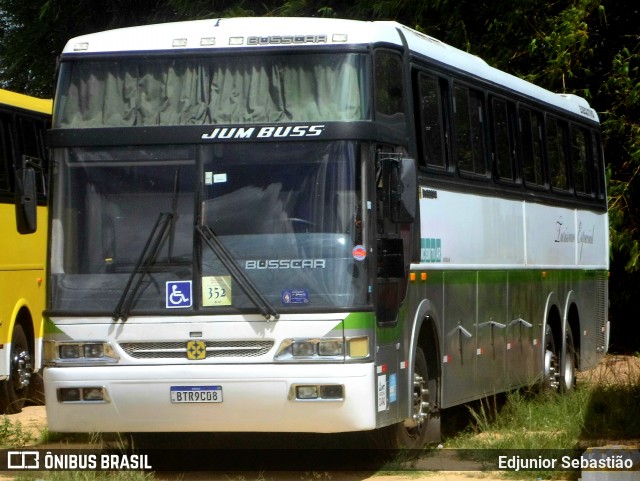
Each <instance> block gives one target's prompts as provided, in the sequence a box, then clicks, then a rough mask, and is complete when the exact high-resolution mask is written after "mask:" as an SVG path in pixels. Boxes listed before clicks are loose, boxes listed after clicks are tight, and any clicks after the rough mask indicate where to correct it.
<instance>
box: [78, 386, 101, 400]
mask: <svg viewBox="0 0 640 481" xmlns="http://www.w3.org/2000/svg"><path fill="white" fill-rule="evenodd" d="M82 400H83V401H104V390H103V389H102V388H101V387H85V388H84V389H82Z"/></svg>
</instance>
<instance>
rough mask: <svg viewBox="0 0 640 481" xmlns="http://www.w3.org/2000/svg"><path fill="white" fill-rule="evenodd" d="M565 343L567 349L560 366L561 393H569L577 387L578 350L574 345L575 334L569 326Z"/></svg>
mask: <svg viewBox="0 0 640 481" xmlns="http://www.w3.org/2000/svg"><path fill="white" fill-rule="evenodd" d="M564 342H565V348H564V355H563V356H562V359H561V364H560V372H559V378H560V379H559V382H560V386H559V387H560V391H562V392H568V391H571V390H573V388H575V387H576V350H575V347H574V344H573V333H572V332H571V328H570V327H569V326H567V332H566V334H565V338H564Z"/></svg>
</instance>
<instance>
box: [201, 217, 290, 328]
mask: <svg viewBox="0 0 640 481" xmlns="http://www.w3.org/2000/svg"><path fill="white" fill-rule="evenodd" d="M196 231H197V232H198V234H200V236H201V237H202V239H203V240H204V241H205V243H206V244H207V245H208V246H209V247H210V248H211V250H212V251H213V252H214V253H215V254H216V255H217V256H218V258H219V259H220V262H222V264H223V265H224V267H225V268H226V269H227V270H228V271H229V274H231V275H232V276H233V278H234V279H235V280H236V281H237V282H238V284H239V285H240V287H241V288H242V290H243V291H244V292H245V293H246V294H247V296H248V297H249V299H251V302H253V303H254V305H255V306H256V307H257V308H258V310H260V313H261V314H262V315H263V316H264V318H265V319H266V320H267V321H270V320H278V319H279V318H280V314H278V312H277V311H276V309H275V308H274V307H273V306H272V305H271V303H270V302H269V300H268V299H267V298H266V297H264V295H263V294H262V293H261V292H260V290H259V289H258V288H257V287H256V286H255V284H254V283H253V282H252V281H251V279H249V277H247V275H246V274H245V273H244V272H243V271H242V269H240V267H239V266H238V264H237V263H236V261H235V259H234V258H233V255H232V254H231V252H229V250H228V249H227V248H226V247H225V246H224V244H223V243H222V242H220V240H219V239H218V237H217V236H216V234H215V233H214V232H213V231H212V230H211V228H210V227H209V226H206V225H198V226H196Z"/></svg>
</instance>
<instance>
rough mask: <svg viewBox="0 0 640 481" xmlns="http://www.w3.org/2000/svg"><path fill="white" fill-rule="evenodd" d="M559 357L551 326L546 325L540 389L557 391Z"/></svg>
mask: <svg viewBox="0 0 640 481" xmlns="http://www.w3.org/2000/svg"><path fill="white" fill-rule="evenodd" d="M558 368H559V356H558V350H557V348H556V341H555V339H554V337H553V331H552V329H551V326H550V325H549V324H547V325H546V326H545V331H544V371H543V375H542V388H543V389H545V390H549V391H558V388H559V386H560V381H559V379H558V377H559V374H558Z"/></svg>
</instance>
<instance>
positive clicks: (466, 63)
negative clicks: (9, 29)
mask: <svg viewBox="0 0 640 481" xmlns="http://www.w3.org/2000/svg"><path fill="white" fill-rule="evenodd" d="M294 26H295V27H294ZM293 28H295V30H293ZM291 31H293V32H294V33H293V34H285V33H283V32H291ZM399 32H402V34H403V35H404V37H405V39H406V41H407V45H408V47H409V49H410V51H411V52H413V53H415V54H419V55H421V56H424V57H426V58H430V59H433V60H435V61H436V62H438V63H440V64H441V65H446V66H449V67H452V68H454V69H457V70H459V71H461V72H465V73H466V74H469V75H472V76H474V77H476V78H480V79H483V80H485V81H487V82H489V83H492V84H494V85H498V86H502V87H505V88H507V89H510V90H513V91H515V92H519V93H521V94H522V95H524V96H526V97H530V98H532V99H535V100H539V101H542V102H546V103H548V104H551V105H554V106H556V107H558V108H561V109H564V110H568V111H570V112H573V113H575V114H577V115H579V116H581V117H584V118H586V119H588V120H591V121H593V122H597V121H598V115H597V113H596V112H595V110H593V109H592V108H591V107H590V106H589V104H588V102H587V101H586V100H585V99H583V98H581V97H578V96H576V95H568V94H555V93H553V92H550V91H548V90H545V89H543V88H541V87H538V86H536V85H534V84H532V83H530V82H527V81H525V80H522V79H520V78H518V77H515V76H513V75H510V74H508V73H506V72H503V71H501V70H498V69H496V68H494V67H491V66H490V65H488V64H487V63H486V62H485V61H484V60H482V59H481V58H479V57H477V56H475V55H472V54H469V53H467V52H464V51H462V50H459V49H457V48H455V47H452V46H450V45H447V44H445V43H444V42H441V41H439V40H437V39H435V38H433V37H430V36H428V35H425V34H422V33H420V32H417V31H416V30H413V29H410V28H408V27H405V26H403V25H401V24H399V23H397V22H391V21H376V22H368V21H360V20H345V19H327V18H302V17H301V18H286V17H247V18H222V19H211V20H194V21H187V22H174V23H165V24H156V25H145V26H138V27H129V28H122V29H116V30H110V31H104V32H98V33H93V34H88V35H83V36H80V37H76V38H74V39H71V40H70V41H69V42H68V43H67V45H66V47H65V48H64V50H63V53H64V54H82V53H106V52H113V53H116V52H119V53H124V52H143V51H144V52H148V51H154V50H161V51H167V50H180V49H182V50H184V49H188V50H198V49H203V50H204V49H212V48H215V49H234V48H247V47H250V48H264V47H269V46H271V47H273V46H283V45H286V46H290V47H293V48H295V47H299V46H304V45H306V46H309V45H370V44H376V43H389V44H395V45H398V46H402V44H403V41H402V38H401V36H400V34H399Z"/></svg>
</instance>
